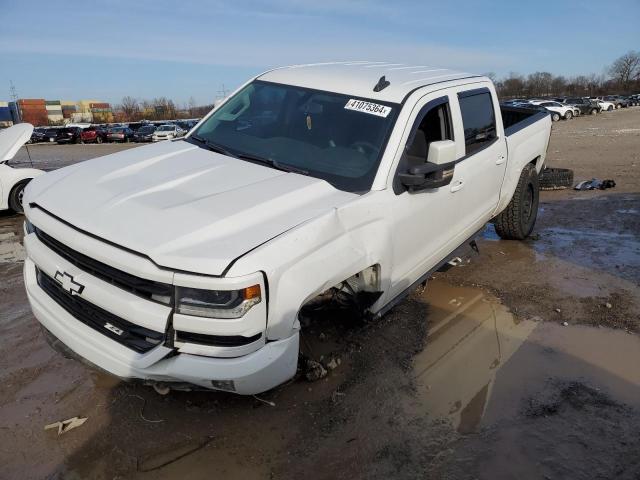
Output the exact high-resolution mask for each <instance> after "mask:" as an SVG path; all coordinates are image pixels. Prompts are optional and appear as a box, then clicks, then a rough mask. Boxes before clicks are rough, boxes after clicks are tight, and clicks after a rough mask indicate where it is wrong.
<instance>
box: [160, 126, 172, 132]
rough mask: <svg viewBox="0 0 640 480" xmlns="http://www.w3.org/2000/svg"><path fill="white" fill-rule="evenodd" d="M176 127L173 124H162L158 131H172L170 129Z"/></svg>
mask: <svg viewBox="0 0 640 480" xmlns="http://www.w3.org/2000/svg"><path fill="white" fill-rule="evenodd" d="M174 128H175V127H174V126H173V125H162V126H161V127H160V128H159V129H158V131H159V132H170V131H173V129H174Z"/></svg>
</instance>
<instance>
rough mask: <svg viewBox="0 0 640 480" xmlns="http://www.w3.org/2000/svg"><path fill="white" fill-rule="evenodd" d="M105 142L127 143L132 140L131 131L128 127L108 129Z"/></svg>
mask: <svg viewBox="0 0 640 480" xmlns="http://www.w3.org/2000/svg"><path fill="white" fill-rule="evenodd" d="M107 140H108V141H109V142H120V143H129V142H130V141H131V140H133V130H131V129H130V128H129V127H114V128H110V129H109V131H108V133H107Z"/></svg>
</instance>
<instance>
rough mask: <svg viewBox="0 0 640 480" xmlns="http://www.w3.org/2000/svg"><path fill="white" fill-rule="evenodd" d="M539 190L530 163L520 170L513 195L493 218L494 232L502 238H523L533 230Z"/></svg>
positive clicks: (535, 174) (534, 172)
mask: <svg viewBox="0 0 640 480" xmlns="http://www.w3.org/2000/svg"><path fill="white" fill-rule="evenodd" d="M539 201H540V191H539V186H538V172H536V168H535V167H534V166H533V165H532V164H530V163H529V164H528V165H526V166H525V167H524V169H523V170H522V173H521V174H520V179H519V180H518V186H517V187H516V191H515V192H514V193H513V197H512V198H511V201H510V202H509V205H507V208H505V209H504V210H503V211H502V212H501V213H500V214H499V215H498V216H497V217H496V218H495V219H494V220H493V223H494V226H495V228H496V233H497V234H498V235H499V236H500V238H502V239H504V240H524V239H525V238H527V237H528V236H529V234H530V233H531V232H532V231H533V226H534V225H535V224H536V218H537V217H538V202H539Z"/></svg>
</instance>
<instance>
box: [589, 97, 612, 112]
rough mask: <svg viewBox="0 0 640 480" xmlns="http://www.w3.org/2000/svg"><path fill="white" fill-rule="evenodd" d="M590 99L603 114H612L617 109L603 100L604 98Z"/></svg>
mask: <svg viewBox="0 0 640 480" xmlns="http://www.w3.org/2000/svg"><path fill="white" fill-rule="evenodd" d="M589 99H590V100H592V101H594V102H596V103H597V104H598V106H599V107H600V111H601V112H610V111H612V110H615V108H616V106H615V104H613V103H612V102H607V101H605V100H603V99H602V97H590V98H589Z"/></svg>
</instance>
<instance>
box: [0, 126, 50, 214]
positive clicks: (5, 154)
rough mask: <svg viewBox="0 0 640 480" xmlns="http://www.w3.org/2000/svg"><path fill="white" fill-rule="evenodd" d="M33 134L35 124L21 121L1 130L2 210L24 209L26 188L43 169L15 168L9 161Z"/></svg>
mask: <svg viewBox="0 0 640 480" xmlns="http://www.w3.org/2000/svg"><path fill="white" fill-rule="evenodd" d="M32 134H33V125H31V124H30V123H19V124H17V125H14V126H12V127H9V128H6V129H3V130H0V210H7V209H10V210H13V211H14V212H16V213H21V212H22V211H23V206H22V199H23V197H24V189H25V187H26V186H27V184H28V183H29V182H30V181H31V180H32V179H33V178H35V177H37V176H39V175H42V174H43V173H44V172H43V171H42V170H37V169H35V168H15V167H12V166H11V165H9V161H10V160H11V159H12V158H13V157H14V156H15V154H16V153H17V152H18V150H20V148H21V147H22V146H23V145H24V144H25V143H27V142H28V141H29V139H30V138H31V136H32Z"/></svg>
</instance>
